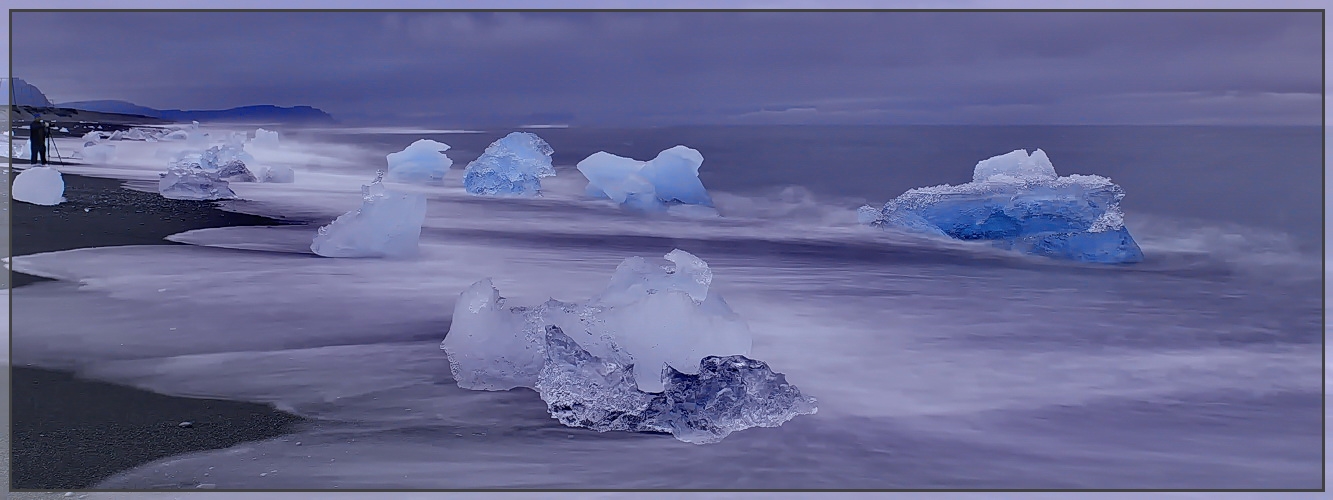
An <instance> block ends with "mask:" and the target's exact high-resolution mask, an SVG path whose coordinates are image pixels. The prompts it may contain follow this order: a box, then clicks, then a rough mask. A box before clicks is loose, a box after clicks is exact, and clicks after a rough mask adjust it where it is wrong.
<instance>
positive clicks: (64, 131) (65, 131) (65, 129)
mask: <svg viewBox="0 0 1333 500" xmlns="http://www.w3.org/2000/svg"><path fill="white" fill-rule="evenodd" d="M60 131H61V132H63V133H66V134H68V133H69V129H67V128H65V127H60Z"/></svg>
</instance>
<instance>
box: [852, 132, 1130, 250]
mask: <svg viewBox="0 0 1333 500" xmlns="http://www.w3.org/2000/svg"><path fill="white" fill-rule="evenodd" d="M973 178H974V179H975V180H974V181H973V182H969V183H967V184H962V185H958V186H948V185H944V186H935V187H928V188H917V189H912V190H909V191H907V192H906V193H903V195H902V196H899V197H898V198H895V199H893V200H891V201H889V202H888V203H887V204H885V205H884V209H883V210H881V211H879V213H878V214H875V213H874V212H873V211H867V210H866V208H865V207H863V208H862V209H861V211H860V212H859V213H858V216H859V218H860V219H861V220H862V222H863V223H867V224H870V225H875V226H888V227H897V228H901V229H905V230H909V231H916V232H921V233H930V234H941V233H942V234H944V235H947V236H950V237H953V238H957V239H963V240H989V241H992V242H994V244H995V245H996V246H998V247H1001V248H1007V249H1013V250H1018V251H1021V252H1026V253H1030V254H1034V255H1042V256H1047V257H1054V258H1061V259H1069V260H1076V261H1081V262H1094V263H1129V262H1139V261H1142V260H1143V252H1142V251H1141V250H1140V249H1139V246H1138V244H1137V243H1135V242H1134V238H1133V237H1131V236H1130V235H1129V231H1128V230H1126V229H1125V227H1124V217H1123V214H1122V212H1121V211H1120V200H1121V199H1122V198H1124V196H1125V193H1124V190H1123V189H1122V188H1121V187H1120V186H1118V185H1116V184H1114V183H1112V182H1111V180H1110V179H1107V178H1105V177H1100V176H1095V175H1069V176H1065V177H1059V176H1057V175H1056V174H1055V169H1054V167H1053V166H1051V163H1050V160H1048V159H1047V157H1046V153H1045V152H1043V151H1041V150H1037V152H1036V153H1034V154H1033V155H1031V156H1028V154H1027V151H1025V150H1018V151H1014V152H1012V153H1008V154H1005V155H1001V156H996V157H994V158H990V159H988V160H985V161H982V162H980V163H978V164H977V167H976V169H975V170H974V172H973ZM872 210H873V209H872Z"/></svg>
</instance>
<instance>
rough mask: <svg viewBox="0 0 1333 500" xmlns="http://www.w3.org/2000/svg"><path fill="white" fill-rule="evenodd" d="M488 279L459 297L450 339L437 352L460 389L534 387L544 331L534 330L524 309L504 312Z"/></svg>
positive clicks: (446, 339) (503, 301)
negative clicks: (443, 355) (444, 357)
mask: <svg viewBox="0 0 1333 500" xmlns="http://www.w3.org/2000/svg"><path fill="white" fill-rule="evenodd" d="M504 304H505V299H504V298H503V297H500V291H499V290H496V289H495V286H494V285H493V284H492V283H491V280H489V279H486V280H482V281H478V282H476V283H475V284H473V285H472V286H471V287H470V288H468V289H467V290H466V291H464V292H463V293H462V295H460V296H459V297H458V302H456V303H455V304H454V319H453V323H452V324H451V325H449V335H448V336H446V337H445V339H444V342H442V343H441V344H440V348H441V349H444V351H445V353H446V354H447V355H448V356H449V370H450V371H451V372H452V373H453V376H454V380H456V381H457V382H458V386H459V387H462V388H464V389H473V390H485V391H506V390H509V389H513V388H515V387H536V384H537V374H538V372H540V371H541V369H542V365H543V363H544V361H543V352H542V351H543V349H542V348H543V346H544V344H545V342H544V340H543V338H542V335H543V332H540V331H534V328H536V326H535V322H532V321H529V316H530V314H529V310H528V309H526V308H513V309H511V308H507V307H505V306H504Z"/></svg>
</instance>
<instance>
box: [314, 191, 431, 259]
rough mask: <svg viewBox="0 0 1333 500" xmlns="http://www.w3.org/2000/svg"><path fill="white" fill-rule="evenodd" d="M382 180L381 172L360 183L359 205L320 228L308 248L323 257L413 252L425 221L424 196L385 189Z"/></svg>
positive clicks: (406, 253)
mask: <svg viewBox="0 0 1333 500" xmlns="http://www.w3.org/2000/svg"><path fill="white" fill-rule="evenodd" d="M383 180H384V171H380V172H379V173H378V175H376V177H375V180H374V181H373V182H371V183H370V185H367V186H362V187H361V193H362V199H363V201H362V204H361V208H360V209H357V210H353V211H350V212H347V213H345V214H343V215H341V216H339V217H338V219H337V220H334V221H333V222H332V223H330V224H329V225H327V226H324V227H321V228H319V234H318V235H316V236H315V240H314V242H312V243H311V244H310V250H311V251H313V252H315V254H317V255H321V256H324V257H408V256H412V255H415V254H416V253H417V244H418V242H419V241H420V239H421V224H422V223H423V222H425V220H426V197H425V196H423V195H420V194H412V193H397V192H392V191H388V190H386V189H385V188H384V184H383Z"/></svg>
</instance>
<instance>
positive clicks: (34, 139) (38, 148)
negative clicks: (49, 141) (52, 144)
mask: <svg viewBox="0 0 1333 500" xmlns="http://www.w3.org/2000/svg"><path fill="white" fill-rule="evenodd" d="M50 136H51V130H50V129H48V128H47V127H46V123H44V122H42V119H41V116H40V115H38V116H34V117H32V123H29V124H28V142H29V144H31V146H32V157H31V162H32V163H34V164H36V163H37V159H38V158H39V157H40V158H41V161H42V165H46V162H47V159H46V138H47V137H50Z"/></svg>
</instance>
